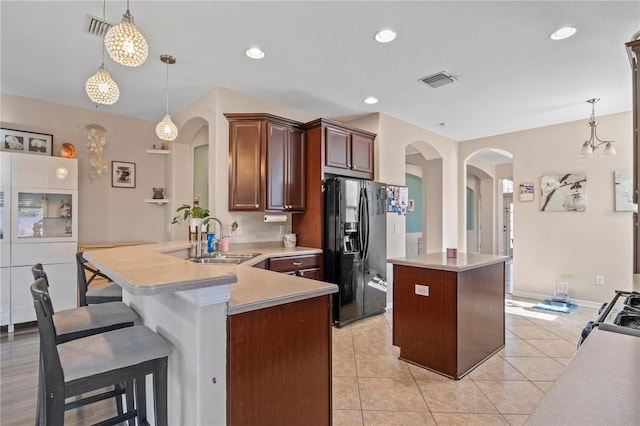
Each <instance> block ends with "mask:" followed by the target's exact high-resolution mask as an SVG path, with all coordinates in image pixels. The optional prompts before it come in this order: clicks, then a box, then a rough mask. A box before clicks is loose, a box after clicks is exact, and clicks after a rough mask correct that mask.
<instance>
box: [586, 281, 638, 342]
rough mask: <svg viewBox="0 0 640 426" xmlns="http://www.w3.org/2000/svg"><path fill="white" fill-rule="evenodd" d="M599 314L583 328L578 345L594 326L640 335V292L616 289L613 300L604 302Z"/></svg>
mask: <svg viewBox="0 0 640 426" xmlns="http://www.w3.org/2000/svg"><path fill="white" fill-rule="evenodd" d="M598 314H599V316H598V319H597V320H595V321H589V322H588V323H587V325H586V326H585V327H584V329H583V330H582V336H581V337H580V340H579V341H578V347H579V346H580V345H581V344H582V342H584V339H586V338H587V336H588V335H589V333H590V332H591V330H592V329H593V327H598V328H599V329H600V330H606V331H612V332H614V333H623V334H629V335H631V336H638V337H640V293H638V292H636V291H621V290H616V295H615V297H614V298H613V300H612V301H611V302H609V303H605V304H603V305H602V306H601V307H600V310H599V311H598Z"/></svg>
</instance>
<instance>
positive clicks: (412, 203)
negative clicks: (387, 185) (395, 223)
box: [407, 198, 416, 212]
mask: <svg viewBox="0 0 640 426" xmlns="http://www.w3.org/2000/svg"><path fill="white" fill-rule="evenodd" d="M415 209H416V202H415V200H413V199H412V198H409V204H408V207H407V210H408V211H410V212H412V211H414V210H415Z"/></svg>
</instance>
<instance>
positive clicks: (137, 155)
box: [0, 93, 172, 243]
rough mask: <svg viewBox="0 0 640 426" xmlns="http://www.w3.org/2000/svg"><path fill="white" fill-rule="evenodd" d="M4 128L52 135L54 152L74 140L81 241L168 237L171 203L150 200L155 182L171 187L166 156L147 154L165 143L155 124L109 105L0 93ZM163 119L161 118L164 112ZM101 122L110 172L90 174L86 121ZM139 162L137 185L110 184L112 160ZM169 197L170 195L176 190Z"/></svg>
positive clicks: (0, 114) (146, 239)
mask: <svg viewBox="0 0 640 426" xmlns="http://www.w3.org/2000/svg"><path fill="white" fill-rule="evenodd" d="M0 104H1V107H0V121H1V124H2V127H6V128H10V129H18V130H27V131H34V132H41V133H47V134H52V135H53V145H54V147H53V148H54V149H53V154H54V155H56V156H57V155H59V151H60V146H61V144H62V143H63V142H71V143H72V144H73V145H74V146H75V148H76V158H77V159H78V186H79V190H78V193H79V197H78V198H79V206H78V207H79V209H78V211H79V216H80V217H79V222H78V240H79V241H80V243H96V242H124V241H163V240H164V239H165V234H164V230H165V228H166V223H167V221H168V217H169V207H167V206H166V205H157V204H147V203H145V202H144V199H148V198H151V197H152V196H153V190H152V188H153V187H158V186H164V187H165V188H166V187H167V186H168V185H167V181H166V180H165V177H166V174H165V170H166V166H167V163H166V162H167V158H166V156H165V155H153V154H147V153H145V149H151V148H152V146H153V144H157V145H158V147H159V146H160V140H159V139H158V138H157V136H156V135H155V123H152V122H148V121H144V120H137V119H133V118H127V117H122V116H119V115H114V114H110V113H109V112H108V107H99V108H96V109H82V108H75V107H70V106H66V105H61V104H56V103H52V102H43V101H39V100H34V99H29V98H23V97H18V96H13V95H8V94H4V93H3V94H0ZM159 118H161V117H159ZM89 124H99V125H101V126H102V127H104V128H105V129H106V130H107V133H106V140H107V145H106V148H105V150H104V158H105V162H106V164H107V166H108V167H109V170H108V172H107V174H106V176H103V177H101V178H98V179H95V180H91V179H89V155H90V151H89V149H88V148H87V146H86V142H87V131H86V128H85V126H87V125H89ZM112 161H126V162H132V163H135V164H136V187H135V188H113V187H111V162H112ZM166 196H168V197H171V196H172V194H171V193H167V194H166Z"/></svg>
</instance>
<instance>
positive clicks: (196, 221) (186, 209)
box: [171, 204, 211, 233]
mask: <svg viewBox="0 0 640 426" xmlns="http://www.w3.org/2000/svg"><path fill="white" fill-rule="evenodd" d="M176 213H178V215H177V216H174V218H173V220H172V221H171V224H174V223H182V222H185V221H186V220H187V219H189V230H190V231H191V232H192V233H195V232H197V231H196V229H198V228H199V227H200V231H201V232H202V225H204V224H203V223H202V219H204V218H206V217H208V216H209V215H210V214H211V213H210V212H209V209H205V208H204V207H200V206H190V205H189V204H183V205H182V206H180V207H178V208H177V209H176Z"/></svg>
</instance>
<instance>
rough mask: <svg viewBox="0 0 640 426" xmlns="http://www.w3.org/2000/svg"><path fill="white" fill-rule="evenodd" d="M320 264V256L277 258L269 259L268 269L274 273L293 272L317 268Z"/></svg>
mask: <svg viewBox="0 0 640 426" xmlns="http://www.w3.org/2000/svg"><path fill="white" fill-rule="evenodd" d="M321 263H322V255H321V254H312V255H308V256H287V257H277V258H274V259H270V261H269V269H271V270H272V271H276V272H295V271H299V270H301V269H313V268H319V267H320V264H321Z"/></svg>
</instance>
